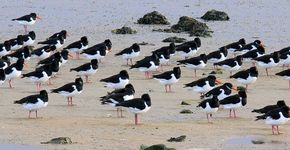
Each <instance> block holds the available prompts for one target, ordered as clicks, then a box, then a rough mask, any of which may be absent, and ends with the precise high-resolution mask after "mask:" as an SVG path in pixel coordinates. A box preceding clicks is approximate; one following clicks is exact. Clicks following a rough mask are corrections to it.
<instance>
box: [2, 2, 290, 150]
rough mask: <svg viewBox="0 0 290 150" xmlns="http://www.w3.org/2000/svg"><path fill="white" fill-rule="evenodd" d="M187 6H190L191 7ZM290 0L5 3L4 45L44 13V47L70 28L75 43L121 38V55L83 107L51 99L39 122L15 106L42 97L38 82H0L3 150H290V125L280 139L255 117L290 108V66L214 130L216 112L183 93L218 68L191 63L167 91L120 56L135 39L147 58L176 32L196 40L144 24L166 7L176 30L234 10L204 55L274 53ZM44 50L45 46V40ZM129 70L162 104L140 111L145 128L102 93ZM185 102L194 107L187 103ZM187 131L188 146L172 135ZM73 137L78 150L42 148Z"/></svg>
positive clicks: (116, 46) (285, 40) (140, 88)
mask: <svg viewBox="0 0 290 150" xmlns="http://www.w3.org/2000/svg"><path fill="white" fill-rule="evenodd" d="M185 6H186V7H185ZM289 6H290V1H289V0H280V1H271V0H264V1H258V0H254V1H247V0H237V1H229V0H222V1H212V0H205V1H198V0H194V1H190V0H183V1H178V0H170V1H167V0H160V1H154V0H148V1H133V0H124V1H117V0H107V1H97V0H89V1H79V0H62V1H57V0H41V1H34V0H23V1H18V0H9V1H1V6H0V7H1V10H0V12H1V14H2V15H1V20H0V26H1V28H0V42H1V43H2V42H3V41H4V40H6V39H11V38H15V37H16V36H17V35H19V34H23V33H24V31H23V27H22V26H20V25H18V24H17V23H15V22H12V21H11V19H12V18H15V17H19V16H22V15H25V14H29V13H31V12H36V13H37V14H39V15H40V16H41V17H42V18H43V19H42V20H41V21H38V22H37V23H36V24H35V25H34V26H32V27H29V30H33V31H35V32H36V36H37V37H36V42H38V41H42V40H44V39H46V38H47V37H48V36H49V35H51V34H53V33H55V32H59V31H60V30H63V29H66V30H67V31H68V32H69V34H70V36H69V37H68V38H67V40H66V41H65V45H64V46H66V45H68V44H70V43H71V42H74V41H76V40H79V38H80V37H81V36H87V37H88V40H89V46H92V45H94V44H97V43H100V42H103V41H104V40H105V39H111V41H112V43H113V48H112V53H109V54H108V55H107V56H106V58H105V59H104V63H101V64H99V70H98V72H97V73H96V74H95V75H94V76H92V77H90V80H91V81H92V83H89V84H84V91H83V92H82V93H81V94H80V95H78V96H76V97H74V99H73V100H74V104H75V106H73V107H68V106H67V105H66V99H65V98H63V97H61V96H59V95H57V94H52V93H49V104H48V106H47V107H46V108H44V109H41V110H40V111H39V114H38V115H39V117H40V118H38V119H28V118H27V117H28V112H27V111H26V110H24V109H23V108H22V107H21V106H19V105H15V104H13V101H15V100H19V99H21V98H23V97H25V96H28V95H31V94H34V93H35V85H34V84H33V83H32V82H30V81H29V80H28V79H20V78H18V79H16V80H14V81H13V85H14V87H15V88H13V89H9V88H8V83H7V82H6V83H5V84H3V85H1V86H0V96H1V98H0V101H1V103H0V148H1V144H17V145H28V146H31V147H32V148H35V149H55V150H79V149H86V150H89V149H97V150H138V149H139V147H140V145H141V144H145V145H153V144H160V143H163V144H166V145H167V146H168V147H173V148H176V149H177V150H193V149H234V148H235V149H290V140H289V136H290V123H289V122H288V123H287V124H285V125H283V126H281V127H280V130H281V132H282V133H283V134H280V135H272V132H271V126H269V125H265V124H264V121H254V120H255V116H256V115H257V114H254V113H251V111H252V110H253V109H254V108H260V107H264V106H265V105H269V104H274V103H276V101H277V100H281V99H283V100H285V102H286V103H287V104H288V105H289V104H290V90H289V88H288V81H287V80H284V79H283V78H280V77H278V76H275V75H274V74H275V73H277V72H279V71H281V70H282V67H275V68H273V69H270V71H269V72H270V76H269V77H267V76H266V72H265V70H264V69H262V68H259V67H258V69H259V78H258V80H257V82H256V83H254V84H253V85H250V86H249V92H248V103H247V105H246V106H245V107H242V108H241V109H239V110H238V111H237V115H238V118H236V119H232V118H228V115H229V112H228V111H227V110H219V111H218V112H217V113H216V114H215V115H214V121H213V122H214V123H213V124H208V123H207V120H206V115H205V113H204V112H202V111H201V110H200V109H199V108H196V106H197V105H198V103H199V102H200V99H199V94H198V93H193V92H190V91H187V90H185V89H184V88H183V85H184V84H185V83H189V82H191V81H194V80H197V79H199V78H201V77H205V75H202V74H203V73H205V74H208V73H209V72H211V71H212V69H213V66H212V64H208V66H207V67H206V69H204V70H200V71H198V72H197V73H198V77H196V78H194V77H192V74H193V72H192V71H191V70H189V69H187V68H184V67H182V68H181V70H182V75H181V76H182V77H181V79H180V80H179V82H178V83H176V84H174V85H173V87H172V88H173V91H174V92H173V93H165V92H164V87H163V86H161V85H160V84H159V83H158V82H157V81H155V80H153V79H145V78H144V74H143V73H141V72H139V71H136V70H129V67H127V66H125V64H126V62H125V61H124V60H122V59H121V58H120V57H115V56H114V54H115V53H117V52H118V51H120V50H122V49H124V48H126V47H129V46H131V45H132V44H133V43H135V42H136V43H140V42H148V43H151V44H150V45H145V46H141V56H139V57H138V59H141V58H143V57H144V56H147V55H150V53H151V51H153V50H155V49H157V48H160V47H162V46H166V45H168V43H163V42H161V41H162V40H163V39H165V38H167V37H169V36H178V37H183V38H186V39H187V40H192V39H193V38H194V37H189V35H188V34H184V33H180V34H175V33H162V32H152V29H158V28H168V27H169V25H165V26H153V25H138V24H136V21H137V19H138V18H140V17H142V16H143V15H144V14H146V13H148V12H151V11H154V10H156V11H159V12H160V13H162V14H163V15H165V16H166V17H167V18H168V20H169V21H170V23H171V25H172V24H176V23H177V21H178V19H179V17H181V16H191V17H193V18H199V17H201V16H202V15H203V14H204V13H205V12H206V11H208V10H210V9H217V10H222V11H225V12H227V13H228V14H229V16H230V21H225V22H222V21H217V22H206V23H207V25H208V26H209V27H210V28H211V30H213V31H214V33H213V34H212V37H211V38H201V41H202V45H201V50H200V51H199V53H198V55H199V54H201V53H206V54H208V53H209V52H211V51H214V50H217V49H218V48H219V47H221V46H223V45H225V44H228V43H231V42H233V41H237V40H239V39H240V38H245V39H246V41H247V43H249V42H252V41H254V40H255V39H259V40H261V41H263V43H264V44H265V45H266V53H270V52H273V51H276V50H280V49H281V48H284V47H287V46H290V43H289V41H290V28H289V26H290V17H289V15H288V14H289ZM124 25H127V26H130V27H132V28H133V29H136V30H137V31H138V33H137V34H134V35H116V34H112V33H111V30H113V29H116V28H120V27H122V26H124ZM35 47H39V45H36V44H35ZM181 59H183V58H181V57H179V56H174V57H172V59H171V60H170V64H171V65H170V66H165V68H164V70H171V69H172V68H173V67H174V66H175V64H176V61H177V60H181ZM86 62H89V61H88V60H86V59H85V58H82V59H80V60H74V59H71V60H69V61H68V63H67V64H65V65H64V66H62V68H61V69H60V72H59V74H58V75H57V77H56V78H54V79H53V80H52V83H53V85H44V86H43V89H46V90H48V91H49V90H50V89H53V88H57V87H60V86H62V85H64V84H66V83H69V82H73V81H74V79H75V78H76V73H75V72H69V69H70V68H72V67H77V66H79V65H81V64H84V63H86ZM36 63H37V62H36V60H33V59H32V60H30V61H29V65H30V67H29V68H28V69H26V70H25V71H24V72H29V71H31V70H34V66H35V65H36ZM250 66H251V64H250V63H245V64H243V66H242V69H247V68H249V67H250ZM122 69H126V70H127V71H128V72H129V74H130V83H132V84H133V85H134V87H135V90H136V94H135V97H140V96H141V95H142V94H143V93H148V94H149V95H150V96H151V98H152V108H151V110H150V111H148V112H147V113H145V114H141V115H140V119H141V124H140V125H137V126H136V125H134V115H133V114H131V113H129V112H125V113H124V115H125V117H124V118H117V117H116V111H115V109H114V108H112V107H110V106H104V105H101V104H100V101H99V97H100V96H103V95H105V94H106V93H107V92H108V91H111V89H107V88H105V87H104V86H103V84H102V83H100V82H99V80H100V79H102V78H105V77H108V76H111V75H113V74H116V73H118V72H119V71H120V70H122ZM229 75H230V74H229V73H228V72H225V71H224V73H223V74H219V75H216V76H217V78H218V79H221V80H222V81H223V82H231V83H233V84H234V85H236V86H239V84H238V82H237V81H236V80H233V79H230V78H229ZM181 101H186V102H189V103H190V104H191V105H188V106H182V105H180V103H181ZM182 109H190V110H192V111H193V113H192V114H180V113H179V112H180V111H181V110H182ZM180 135H186V139H185V141H184V142H180V143H177V142H167V139H169V138H170V137H177V136H180ZM66 136H67V137H70V138H71V139H72V141H73V142H75V143H74V144H70V145H51V144H40V142H44V141H48V140H50V139H52V138H55V137H66ZM252 139H254V140H256V139H262V140H263V141H265V143H264V144H252V143H251V140H252Z"/></svg>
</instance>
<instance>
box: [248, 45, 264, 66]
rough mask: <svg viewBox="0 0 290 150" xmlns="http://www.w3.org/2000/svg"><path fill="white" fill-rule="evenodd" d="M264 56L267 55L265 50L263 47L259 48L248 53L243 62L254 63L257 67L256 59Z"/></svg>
mask: <svg viewBox="0 0 290 150" xmlns="http://www.w3.org/2000/svg"><path fill="white" fill-rule="evenodd" d="M263 55H265V48H264V47H263V46H258V47H257V49H255V50H251V51H248V52H246V53H245V54H243V55H242V57H243V61H245V62H252V64H253V66H255V61H254V59H255V58H258V57H261V56H263Z"/></svg>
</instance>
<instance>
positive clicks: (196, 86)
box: [184, 75, 221, 96]
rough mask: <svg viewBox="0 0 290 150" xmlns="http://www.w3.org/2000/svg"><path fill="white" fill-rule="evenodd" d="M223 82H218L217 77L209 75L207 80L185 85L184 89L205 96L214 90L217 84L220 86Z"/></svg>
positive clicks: (202, 79) (203, 79)
mask: <svg viewBox="0 0 290 150" xmlns="http://www.w3.org/2000/svg"><path fill="white" fill-rule="evenodd" d="M220 83H221V81H219V80H217V79H216V77H215V76H213V75H209V76H207V77H205V78H201V79H198V80H196V81H193V82H190V83H187V84H185V86H184V88H186V89H188V90H192V91H194V92H197V93H200V95H201V96H203V94H204V93H206V92H208V91H210V90H211V89H213V88H214V86H215V84H220Z"/></svg>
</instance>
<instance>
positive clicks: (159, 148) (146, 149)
mask: <svg viewBox="0 0 290 150" xmlns="http://www.w3.org/2000/svg"><path fill="white" fill-rule="evenodd" d="M139 150H176V149H175V148H168V147H166V146H165V145H164V144H156V145H151V146H146V145H144V144H142V145H141V146H140V148H139Z"/></svg>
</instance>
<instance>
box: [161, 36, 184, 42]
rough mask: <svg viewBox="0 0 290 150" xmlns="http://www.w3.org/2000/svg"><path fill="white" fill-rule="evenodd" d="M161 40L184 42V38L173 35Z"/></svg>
mask: <svg viewBox="0 0 290 150" xmlns="http://www.w3.org/2000/svg"><path fill="white" fill-rule="evenodd" d="M162 42H170V43H172V42H173V43H183V42H186V39H185V38H180V37H176V36H173V37H168V38H166V39H164V40H163V41H162Z"/></svg>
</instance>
